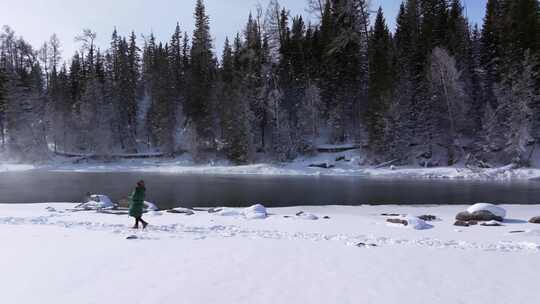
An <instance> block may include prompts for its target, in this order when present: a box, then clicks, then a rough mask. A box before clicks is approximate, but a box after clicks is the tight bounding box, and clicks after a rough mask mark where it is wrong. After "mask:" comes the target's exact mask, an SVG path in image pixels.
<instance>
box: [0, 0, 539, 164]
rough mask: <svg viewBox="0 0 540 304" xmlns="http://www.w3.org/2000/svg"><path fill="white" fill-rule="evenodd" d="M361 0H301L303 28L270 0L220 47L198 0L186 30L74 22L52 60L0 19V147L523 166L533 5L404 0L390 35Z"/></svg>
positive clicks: (530, 118) (533, 115)
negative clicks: (326, 150)
mask: <svg viewBox="0 0 540 304" xmlns="http://www.w3.org/2000/svg"><path fill="white" fill-rule="evenodd" d="M368 2H369V1H367V0H320V1H313V0H312V1H309V3H308V4H307V5H309V8H310V10H311V11H312V14H313V16H312V17H311V18H307V19H309V20H312V21H310V22H307V21H306V18H304V17H302V16H291V14H290V13H289V11H288V10H287V8H285V7H281V6H280V5H279V3H278V2H277V0H272V1H270V4H269V6H268V7H267V8H265V9H257V10H256V11H255V12H253V13H251V14H250V15H249V18H248V20H247V23H246V25H245V28H244V30H243V31H242V32H240V33H237V34H233V33H232V34H233V35H231V36H230V37H229V39H227V41H226V43H225V45H224V47H223V48H222V47H221V46H215V45H213V40H212V36H211V29H210V26H209V20H210V19H209V18H210V16H208V15H207V13H206V10H205V5H204V3H203V1H202V0H197V4H196V10H195V13H194V17H195V20H194V22H195V30H194V31H193V33H186V32H183V31H182V29H181V28H180V26H179V25H177V26H176V28H174V27H172V29H174V31H172V35H171V38H170V40H168V41H162V42H161V41H157V40H156V38H155V37H154V35H152V34H150V35H148V36H146V35H145V36H142V35H137V34H136V33H129V34H128V35H127V36H123V35H122V34H120V33H118V32H117V31H116V30H114V31H113V33H112V36H111V40H110V46H108V47H107V48H106V49H102V48H100V47H98V46H97V45H96V43H95V40H96V33H94V32H93V31H92V30H90V29H87V30H83V31H82V33H81V35H80V36H78V37H77V41H78V42H79V45H80V51H78V52H77V53H75V54H73V55H72V56H71V54H65V55H66V58H64V59H63V58H62V54H61V43H60V41H59V40H58V38H57V37H56V35H53V36H52V37H51V38H50V39H49V40H48V41H47V42H46V43H45V44H43V46H42V47H40V48H39V49H35V48H33V47H32V46H31V45H30V44H29V43H27V42H26V41H25V40H23V38H20V37H18V36H17V35H16V33H15V32H14V31H13V30H12V29H11V28H9V27H8V26H5V27H4V28H3V30H2V32H1V34H0V151H3V152H4V153H5V154H6V155H8V156H9V157H11V158H17V159H19V160H27V161H28V160H30V161H37V160H44V159H47V158H48V157H50V156H51V155H53V153H54V152H59V153H66V152H69V153H93V154H96V155H100V156H103V157H106V156H107V155H111V154H119V153H130V154H134V153H147V152H160V153H163V154H165V155H170V156H174V155H179V154H180V153H191V154H192V155H193V157H194V158H195V159H196V160H198V161H201V162H204V161H205V159H206V155H208V154H216V153H217V154H219V155H223V157H224V158H227V159H229V160H230V161H232V162H233V163H237V164H244V163H251V162H255V161H256V160H257V159H259V158H260V157H261V155H263V156H265V157H266V158H272V159H275V160H276V161H291V160H294V159H295V158H296V157H299V156H302V155H312V154H315V153H317V146H318V145H320V144H351V145H356V146H359V147H361V150H360V151H361V153H364V154H365V155H367V157H366V159H368V161H369V162H371V163H374V164H377V163H381V162H387V161H393V162H394V163H396V164H397V163H399V164H413V165H421V166H446V165H454V164H458V163H467V164H470V165H474V166H484V165H486V164H508V163H517V164H520V165H528V164H529V162H530V157H531V155H532V153H533V151H534V147H535V146H536V145H537V144H538V140H540V99H539V95H538V94H539V90H540V76H539V74H538V69H539V65H538V60H539V59H540V6H539V4H538V1H537V0H488V3H487V8H486V15H485V18H484V21H483V24H481V25H476V24H471V23H470V22H469V21H468V19H467V18H466V16H465V14H464V8H463V5H462V3H461V1H460V0H405V1H404V2H403V3H402V5H401V8H400V10H399V13H398V16H397V20H396V28H395V30H391V29H389V27H388V25H387V22H386V20H385V16H384V13H383V11H382V9H379V10H378V11H377V10H375V11H372V9H376V8H373V7H369V6H368ZM246 13H247V12H246ZM141 37H143V38H144V44H142V45H141V44H140V43H139V44H138V42H140V41H142V40H140V38H141Z"/></svg>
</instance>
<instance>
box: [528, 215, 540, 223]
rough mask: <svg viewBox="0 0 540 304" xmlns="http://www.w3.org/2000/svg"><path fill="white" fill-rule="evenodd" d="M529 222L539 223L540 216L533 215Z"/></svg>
mask: <svg viewBox="0 0 540 304" xmlns="http://www.w3.org/2000/svg"><path fill="white" fill-rule="evenodd" d="M529 223H531V224H540V216H537V217H533V218H532V219H530V220H529Z"/></svg>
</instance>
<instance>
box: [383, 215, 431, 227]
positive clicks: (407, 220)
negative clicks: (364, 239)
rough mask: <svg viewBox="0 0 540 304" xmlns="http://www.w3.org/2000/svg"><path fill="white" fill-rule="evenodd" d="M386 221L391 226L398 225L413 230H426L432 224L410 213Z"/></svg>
mask: <svg viewBox="0 0 540 304" xmlns="http://www.w3.org/2000/svg"><path fill="white" fill-rule="evenodd" d="M387 222H388V223H389V225H391V226H396V225H399V226H404V227H407V228H412V229H415V230H426V229H431V228H433V225H430V224H428V223H426V221H424V220H422V219H420V218H418V217H416V216H411V215H407V216H403V217H400V218H398V219H389V220H387Z"/></svg>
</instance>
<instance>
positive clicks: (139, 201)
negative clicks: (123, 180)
mask: <svg viewBox="0 0 540 304" xmlns="http://www.w3.org/2000/svg"><path fill="white" fill-rule="evenodd" d="M145 192H146V189H145V188H144V187H137V188H135V191H133V193H131V195H130V197H129V216H132V217H135V218H137V217H141V216H142V215H143V209H144V193H145Z"/></svg>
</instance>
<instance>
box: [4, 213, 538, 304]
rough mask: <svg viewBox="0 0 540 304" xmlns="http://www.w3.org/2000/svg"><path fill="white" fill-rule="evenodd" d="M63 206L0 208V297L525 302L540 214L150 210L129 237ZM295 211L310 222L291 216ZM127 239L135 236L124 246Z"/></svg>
mask: <svg viewBox="0 0 540 304" xmlns="http://www.w3.org/2000/svg"><path fill="white" fill-rule="evenodd" d="M47 207H49V208H48V209H46V208H47ZM51 207H52V208H51ZM72 207H73V205H68V204H38V205H0V242H1V243H2V244H3V246H2V250H0V269H2V272H3V274H4V275H3V276H2V279H0V286H2V301H4V302H6V303H19V304H26V303H38V302H39V303H55V304H63V303H162V304H167V303H178V302H182V303H193V304H196V303H377V304H384V303H442V304H444V303H475V304H482V303H490V304H493V303H534V302H535V301H536V299H537V295H536V289H537V279H536V276H537V274H538V273H539V271H540V258H539V254H540V225H533V224H528V223H526V222H525V220H527V219H529V218H530V217H532V216H534V215H540V206H505V208H506V209H507V211H508V218H509V220H507V221H506V222H505V223H504V226H502V227H482V226H473V227H470V228H461V227H455V226H453V223H454V220H453V218H454V216H455V214H456V213H457V212H459V211H462V210H464V209H465V206H438V207H406V206H377V207H374V206H360V207H341V206H328V207H294V208H280V209H269V210H268V212H269V214H270V216H269V217H268V218H266V219H257V220H248V219H246V218H245V217H244V216H243V215H241V214H238V213H235V212H222V213H221V214H224V215H231V214H233V216H223V215H219V214H210V213H208V212H202V211H201V212H196V213H195V214H194V215H192V216H186V215H182V214H170V213H166V212H157V213H152V214H148V215H147V216H146V218H147V220H148V221H149V222H150V223H151V225H152V226H151V227H150V228H149V229H148V230H147V231H145V232H140V231H139V232H135V231H133V230H131V229H129V228H128V227H129V226H130V225H131V224H132V222H131V219H129V218H128V217H127V216H126V215H120V216H119V215H110V214H100V213H95V212H67V211H65V210H66V209H70V208H72ZM300 210H301V211H304V212H306V213H309V214H312V215H315V216H316V217H318V218H319V219H318V220H310V219H312V218H314V217H311V216H302V217H296V216H295V214H296V213H297V212H298V211H300ZM229 211H231V210H229ZM381 213H402V214H414V215H420V214H433V215H436V216H437V217H439V218H440V219H441V220H439V221H435V222H431V224H432V225H433V227H432V228H431V229H427V230H414V229H412V228H405V227H400V226H398V225H393V224H387V223H386V222H385V219H386V218H385V217H383V216H381V215H380V214H381ZM235 214H236V215H235ZM285 216H290V217H287V218H286V217H285ZM323 216H328V217H329V219H324V218H323ZM512 231H522V232H519V233H511V232H512ZM134 234H135V235H136V236H137V237H138V239H136V240H127V239H126V237H127V236H130V235H134ZM359 243H365V244H372V245H375V246H371V245H368V246H360V247H359V246H357V245H358V244H359Z"/></svg>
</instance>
